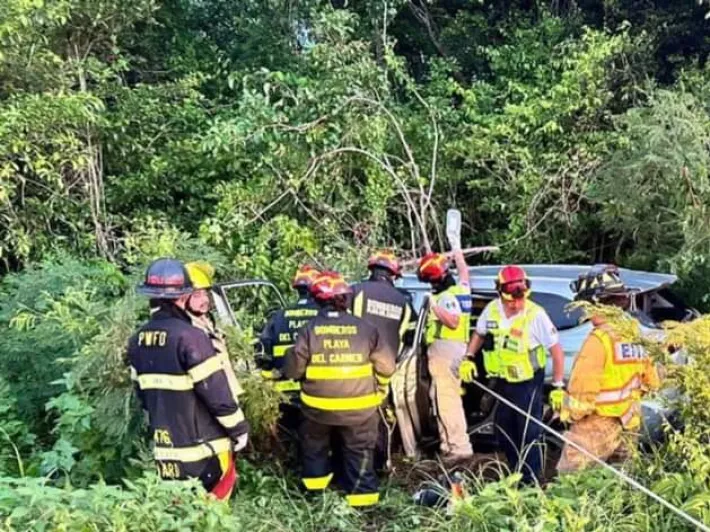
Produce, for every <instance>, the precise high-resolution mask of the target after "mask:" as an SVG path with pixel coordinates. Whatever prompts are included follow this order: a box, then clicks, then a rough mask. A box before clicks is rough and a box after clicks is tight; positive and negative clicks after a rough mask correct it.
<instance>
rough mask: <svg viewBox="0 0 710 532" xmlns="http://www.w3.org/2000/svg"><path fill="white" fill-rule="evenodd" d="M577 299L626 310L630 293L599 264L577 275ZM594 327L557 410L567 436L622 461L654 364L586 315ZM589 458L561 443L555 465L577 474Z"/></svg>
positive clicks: (652, 381)
mask: <svg viewBox="0 0 710 532" xmlns="http://www.w3.org/2000/svg"><path fill="white" fill-rule="evenodd" d="M572 288H573V290H574V291H575V292H576V300H578V301H588V302H591V303H595V304H604V305H613V306H616V307H619V308H622V309H624V310H628V308H629V305H630V293H629V290H628V289H627V288H626V286H624V284H623V282H622V281H621V278H620V276H619V271H618V269H617V268H616V267H615V266H611V265H600V266H596V267H594V268H592V269H591V270H590V271H588V272H586V273H584V274H582V275H580V277H579V279H577V281H575V282H574V283H573V285H572ZM591 321H592V325H593V326H594V329H593V330H592V332H591V333H590V334H589V336H588V337H587V339H586V341H585V342H584V344H583V345H582V349H581V350H580V352H579V355H578V356H577V359H576V360H575V362H574V366H573V368H572V373H571V375H570V381H569V386H568V387H567V393H566V394H557V398H556V405H554V406H556V407H558V408H560V409H561V415H560V417H561V418H562V420H563V421H571V422H572V426H571V428H570V430H569V431H568V432H566V433H565V435H566V436H567V438H569V439H570V440H572V441H574V442H575V443H577V444H578V445H580V446H581V447H583V448H585V449H586V450H588V451H589V452H591V453H592V454H594V455H595V456H597V457H599V458H600V459H601V460H608V459H609V458H610V457H612V455H617V456H620V457H623V456H625V455H626V453H627V451H628V449H627V445H628V444H629V443H631V442H633V440H634V439H635V433H637V432H638V429H639V426H640V424H641V418H640V413H641V405H640V399H641V397H642V395H643V394H644V392H645V391H647V390H655V389H658V387H659V386H660V379H659V376H658V373H657V371H656V368H655V366H654V365H653V363H652V362H651V360H650V359H649V358H648V356H647V354H646V351H645V350H644V348H643V347H642V346H641V345H639V344H634V343H631V342H625V341H623V340H622V339H621V338H620V337H619V336H618V335H617V333H616V332H615V331H614V330H613V329H612V328H611V326H610V325H608V324H607V323H606V322H605V320H604V318H602V317H601V316H600V315H598V314H595V315H593V316H592V317H591ZM590 464H591V460H590V459H589V458H588V457H587V456H585V455H583V454H582V453H580V452H579V451H578V450H577V449H575V448H574V447H571V446H569V445H565V447H564V449H563V451H562V458H561V459H560V462H559V464H558V466H557V469H558V471H560V472H570V471H576V470H578V469H583V468H585V467H587V466H589V465H590Z"/></svg>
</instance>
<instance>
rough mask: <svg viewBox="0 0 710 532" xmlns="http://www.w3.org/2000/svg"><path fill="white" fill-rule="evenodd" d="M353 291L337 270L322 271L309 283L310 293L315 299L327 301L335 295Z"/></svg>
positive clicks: (347, 293)
mask: <svg viewBox="0 0 710 532" xmlns="http://www.w3.org/2000/svg"><path fill="white" fill-rule="evenodd" d="M352 293H353V289H352V288H350V285H349V284H348V283H346V282H345V279H343V276H342V275H340V274H339V273H337V272H322V273H321V274H320V275H319V276H318V277H317V278H316V279H315V281H313V284H312V285H311V295H312V296H313V297H314V298H315V299H316V300H317V301H328V300H330V299H333V298H334V297H335V296H345V295H349V294H352Z"/></svg>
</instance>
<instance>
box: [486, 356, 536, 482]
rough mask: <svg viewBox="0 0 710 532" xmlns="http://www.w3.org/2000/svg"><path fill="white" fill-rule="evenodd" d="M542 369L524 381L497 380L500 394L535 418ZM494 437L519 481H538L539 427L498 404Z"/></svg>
mask: <svg viewBox="0 0 710 532" xmlns="http://www.w3.org/2000/svg"><path fill="white" fill-rule="evenodd" d="M544 379H545V371H544V370H538V371H537V372H536V373H535V376H534V377H533V378H532V379H530V380H529V381H525V382H516V383H512V382H507V381H505V380H502V379H501V381H500V383H499V386H500V388H499V391H500V395H502V396H503V397H505V398H506V399H508V400H509V401H510V402H511V403H513V404H514V405H515V406H517V407H518V408H520V409H522V410H524V411H525V412H527V413H528V414H530V415H531V416H532V417H534V418H535V419H539V420H541V419H542V408H543V397H542V394H543V382H544ZM495 423H496V439H497V440H498V446H499V447H500V448H501V449H502V450H503V452H504V453H505V458H506V459H507V461H508V465H509V466H510V469H511V471H517V470H520V472H521V473H522V475H523V482H525V483H527V484H530V483H533V482H534V481H535V479H537V480H542V464H543V457H542V441H541V434H542V429H541V428H540V427H539V426H537V425H536V424H535V423H533V422H531V421H529V420H528V419H527V418H525V417H523V416H521V415H520V414H518V413H517V412H515V411H514V410H513V409H512V408H510V407H508V406H506V405H504V404H502V403H499V404H498V408H497V410H496V415H495Z"/></svg>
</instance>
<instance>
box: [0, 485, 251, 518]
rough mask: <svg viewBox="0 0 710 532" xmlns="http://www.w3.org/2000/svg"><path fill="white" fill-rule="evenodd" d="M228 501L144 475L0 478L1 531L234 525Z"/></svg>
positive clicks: (194, 488) (191, 487)
mask: <svg viewBox="0 0 710 532" xmlns="http://www.w3.org/2000/svg"><path fill="white" fill-rule="evenodd" d="M238 525H239V517H238V516H236V515H233V514H232V513H231V512H230V510H229V506H227V505H225V504H222V503H220V502H217V501H214V500H212V499H209V498H208V497H206V495H205V493H204V490H203V489H202V487H201V486H198V483H197V482H195V481H193V482H190V483H166V482H162V481H160V479H158V478H157V477H156V476H154V475H151V476H146V477H143V478H139V479H136V480H135V481H133V482H129V481H126V482H125V487H124V488H122V487H120V486H107V485H106V484H104V483H98V484H95V485H93V486H91V487H90V488H89V489H86V490H79V489H71V488H65V489H62V488H55V487H51V486H49V485H47V483H46V481H45V480H43V479H38V478H28V479H10V478H2V479H0V527H1V528H2V529H3V530H67V531H82V530H112V531H125V532H128V531H139V530H215V531H216V530H225V529H230V530H240V529H239V528H238Z"/></svg>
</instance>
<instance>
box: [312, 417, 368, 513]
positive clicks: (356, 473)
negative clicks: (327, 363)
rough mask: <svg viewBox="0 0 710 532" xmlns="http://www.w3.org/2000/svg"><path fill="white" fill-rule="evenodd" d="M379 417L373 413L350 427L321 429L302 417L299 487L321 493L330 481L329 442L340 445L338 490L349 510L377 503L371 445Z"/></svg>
mask: <svg viewBox="0 0 710 532" xmlns="http://www.w3.org/2000/svg"><path fill="white" fill-rule="evenodd" d="M379 421H380V417H379V414H378V413H377V412H375V413H374V414H373V415H372V416H370V417H369V418H368V419H367V420H366V421H365V422H364V423H361V424H359V425H352V426H338V425H324V424H321V423H318V422H317V421H314V420H313V419H310V418H308V417H304V419H303V421H302V423H301V427H300V430H299V433H300V440H301V452H302V460H303V464H302V467H303V470H302V472H301V476H302V480H303V484H304V485H305V487H306V489H307V490H309V491H323V490H324V489H325V488H327V487H328V485H329V484H330V481H331V480H332V478H333V469H332V464H331V454H332V453H331V448H330V444H331V440H332V437H333V436H336V439H337V441H340V442H341V443H342V450H341V452H340V453H339V454H340V456H341V460H342V464H341V467H339V468H338V469H339V470H342V477H343V478H342V481H341V484H342V487H343V489H344V490H345V493H346V499H347V501H348V504H350V506H372V505H374V504H377V503H378V502H379V498H380V494H379V493H378V491H377V488H378V486H379V483H378V480H377V475H376V474H375V464H374V455H375V444H376V442H377V435H378V425H379Z"/></svg>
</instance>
